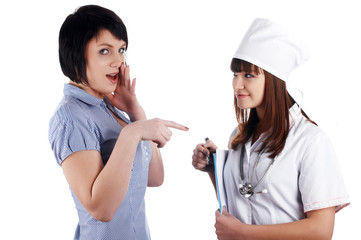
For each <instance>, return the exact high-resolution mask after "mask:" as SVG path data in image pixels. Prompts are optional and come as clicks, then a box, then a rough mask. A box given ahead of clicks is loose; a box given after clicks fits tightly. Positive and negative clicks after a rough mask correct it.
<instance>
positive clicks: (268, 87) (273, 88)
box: [231, 58, 316, 158]
mask: <svg viewBox="0 0 361 240" xmlns="http://www.w3.org/2000/svg"><path fill="white" fill-rule="evenodd" d="M231 71H232V72H248V73H252V72H254V73H256V74H260V73H261V72H262V71H263V73H264V75H265V92H264V98H263V102H262V104H264V106H265V113H264V117H263V118H262V120H260V119H259V118H258V115H257V112H256V109H255V108H252V109H240V108H239V107H238V106H237V98H236V97H235V98H234V108H235V112H236V117H237V122H238V133H237V134H236V135H235V136H234V138H233V139H232V141H231V148H232V149H237V147H238V145H239V144H245V143H246V142H247V141H248V140H249V139H250V138H251V137H252V136H253V134H255V133H256V132H257V134H261V133H265V132H267V134H266V136H265V139H264V140H263V143H262V147H261V149H263V148H267V152H268V153H270V156H269V157H270V158H274V157H275V156H277V155H278V154H279V153H280V152H281V151H282V150H283V148H284V146H285V143H286V139H287V136H288V133H289V129H290V121H289V109H290V108H291V107H292V106H293V105H294V104H295V103H296V102H295V100H294V99H293V98H292V97H291V96H290V94H289V93H288V91H287V88H286V83H285V82H284V81H282V80H281V79H279V78H277V77H276V76H274V75H272V74H271V73H269V72H267V71H265V70H263V69H261V68H259V67H257V66H256V65H254V64H252V63H249V62H247V61H244V60H240V59H236V58H233V59H232V62H231ZM302 114H303V115H304V116H305V117H306V118H307V119H308V120H310V119H309V118H308V116H307V115H306V114H305V113H304V112H303V111H302ZM310 121H311V120H310ZM311 122H312V121H311ZM312 123H314V122H312ZM314 124H316V123H314Z"/></svg>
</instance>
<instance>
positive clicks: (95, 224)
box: [49, 84, 152, 240]
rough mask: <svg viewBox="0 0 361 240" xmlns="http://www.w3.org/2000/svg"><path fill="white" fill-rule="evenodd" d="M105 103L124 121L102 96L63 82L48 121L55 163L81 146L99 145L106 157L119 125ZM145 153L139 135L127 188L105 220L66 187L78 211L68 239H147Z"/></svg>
mask: <svg viewBox="0 0 361 240" xmlns="http://www.w3.org/2000/svg"><path fill="white" fill-rule="evenodd" d="M107 107H108V108H110V109H112V111H113V112H114V113H115V114H117V115H118V117H120V118H121V119H123V120H124V121H125V122H127V123H130V120H129V119H128V118H127V117H126V116H125V114H124V113H123V112H122V111H120V110H118V109H117V108H115V107H114V106H113V105H112V104H111V103H110V102H109V100H108V99H106V98H105V99H104V101H103V100H101V99H98V98H96V97H94V96H92V95H90V94H89V93H87V92H85V91H84V90H82V89H80V88H77V87H75V86H72V85H70V84H65V86H64V97H63V99H62V100H61V102H60V104H59V106H58V107H57V109H56V111H55V113H54V115H53V117H52V118H51V120H50V124H49V142H50V144H51V148H52V150H53V152H54V155H55V158H56V160H57V163H58V164H59V165H60V164H61V163H62V161H64V159H66V158H67V157H68V156H69V155H70V154H72V153H73V152H77V151H83V150H97V151H99V152H100V154H101V157H102V160H103V163H104V165H105V164H106V163H107V161H108V159H109V156H110V154H111V152H112V150H113V148H114V145H115V142H116V141H117V138H118V136H119V134H120V132H121V130H122V127H121V126H120V125H119V123H118V122H117V121H116V120H115V119H114V117H113V116H112V114H111V113H110V111H109V110H108V108H107ZM151 155H152V152H151V147H150V144H149V142H147V141H141V142H140V143H139V144H138V147H137V150H136V155H135V158H134V163H133V168H132V170H131V171H132V172H131V177H130V182H129V187H128V192H127V194H126V196H125V198H124V199H123V201H122V203H121V204H120V206H119V208H118V210H117V212H116V213H115V215H114V217H113V219H112V220H111V221H110V222H101V221H97V220H96V219H94V218H93V217H92V216H91V215H90V214H89V213H88V212H87V211H86V209H85V208H84V207H83V206H82V204H81V203H80V201H79V200H78V199H77V197H76V196H75V194H74V193H73V192H72V191H71V193H72V196H73V199H74V202H75V206H76V209H77V211H78V216H79V223H78V226H77V228H76V232H75V236H74V239H86V240H91V239H114V240H115V239H117V240H121V239H124V240H131V239H139V240H147V239H150V234H149V229H148V223H147V219H146V214H145V202H144V195H145V191H146V187H147V184H148V168H149V161H150V159H151ZM89 161H90V160H89ZM70 190H71V189H70Z"/></svg>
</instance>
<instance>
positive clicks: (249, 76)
mask: <svg viewBox="0 0 361 240" xmlns="http://www.w3.org/2000/svg"><path fill="white" fill-rule="evenodd" d="M244 76H245V77H246V78H253V77H254V76H253V75H252V74H249V73H246V74H244Z"/></svg>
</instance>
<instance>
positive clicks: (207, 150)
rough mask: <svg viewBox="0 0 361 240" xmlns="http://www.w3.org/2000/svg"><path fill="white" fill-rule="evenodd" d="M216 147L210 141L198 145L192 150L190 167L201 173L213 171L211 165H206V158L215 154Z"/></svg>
mask: <svg viewBox="0 0 361 240" xmlns="http://www.w3.org/2000/svg"><path fill="white" fill-rule="evenodd" d="M216 149H217V146H216V145H215V144H214V143H213V142H212V141H211V140H206V142H205V143H200V144H198V145H197V146H196V148H195V149H194V150H193V156H192V165H193V167H194V168H195V169H197V170H200V171H203V172H212V173H213V171H214V167H213V165H209V164H207V162H208V161H207V157H210V156H211V153H215V152H216Z"/></svg>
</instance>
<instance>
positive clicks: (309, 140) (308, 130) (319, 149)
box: [287, 116, 334, 159]
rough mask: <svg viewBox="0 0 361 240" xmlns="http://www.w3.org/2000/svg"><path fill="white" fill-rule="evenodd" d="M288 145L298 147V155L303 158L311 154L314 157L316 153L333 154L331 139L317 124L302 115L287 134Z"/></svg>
mask: <svg viewBox="0 0 361 240" xmlns="http://www.w3.org/2000/svg"><path fill="white" fill-rule="evenodd" d="M287 141H288V143H287V144H288V146H290V147H291V149H294V150H296V149H298V150H299V152H298V153H299V156H300V157H301V158H302V159H304V158H306V157H308V156H311V158H312V159H314V158H315V157H316V156H318V155H325V154H326V155H329V156H330V157H331V155H332V156H333V155H334V149H333V146H332V143H331V139H330V138H329V137H328V135H327V134H326V133H325V132H324V131H323V130H322V129H321V128H320V127H319V126H317V125H315V124H313V123H311V122H310V121H308V120H307V119H306V118H305V117H303V116H302V118H300V119H299V120H298V121H296V123H295V125H294V126H293V127H292V129H291V131H290V133H289V136H288V139H287Z"/></svg>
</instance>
